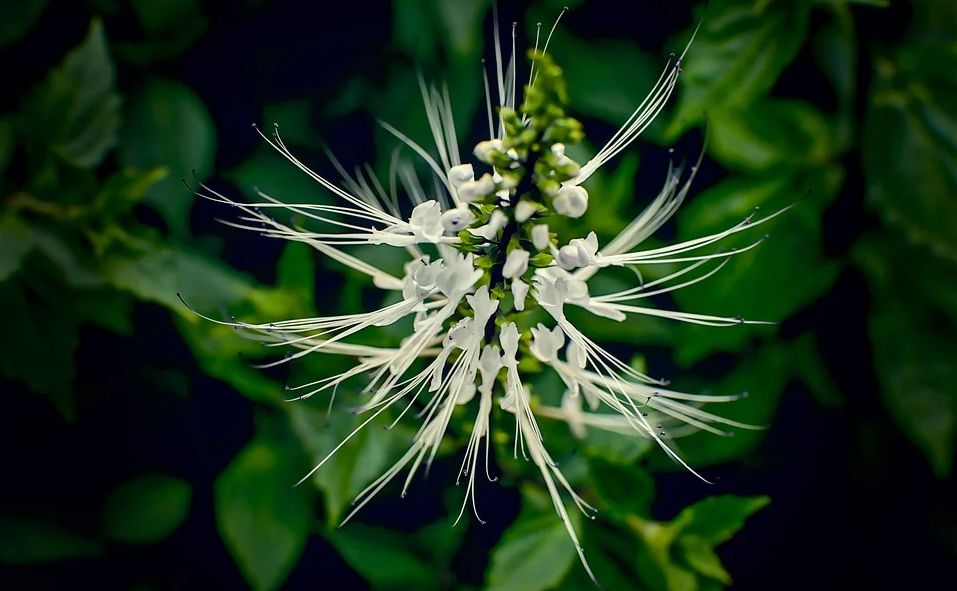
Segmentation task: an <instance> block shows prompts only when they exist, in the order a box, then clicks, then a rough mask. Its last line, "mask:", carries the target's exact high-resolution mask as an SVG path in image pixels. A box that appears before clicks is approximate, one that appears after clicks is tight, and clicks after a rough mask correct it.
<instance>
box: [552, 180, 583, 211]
mask: <svg viewBox="0 0 957 591" xmlns="http://www.w3.org/2000/svg"><path fill="white" fill-rule="evenodd" d="M552 207H554V208H555V211H556V212H558V213H559V214H561V215H565V216H568V217H570V218H579V217H581V216H582V214H584V213H585V211H586V210H587V209H588V191H586V190H585V189H584V188H582V187H579V186H577V185H576V186H571V187H562V188H561V189H559V191H558V195H556V196H555V199H554V200H553V201H552Z"/></svg>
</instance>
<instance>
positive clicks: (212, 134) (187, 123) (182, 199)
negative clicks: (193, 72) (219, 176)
mask: <svg viewBox="0 0 957 591" xmlns="http://www.w3.org/2000/svg"><path fill="white" fill-rule="evenodd" d="M121 138H122V143H121V145H120V151H119V154H120V161H121V163H122V164H123V165H124V166H130V167H134V168H140V169H146V168H153V167H163V168H166V169H167V171H168V172H169V175H168V176H167V178H166V179H164V180H163V181H160V182H158V183H156V184H155V185H154V186H153V187H152V188H151V189H150V190H149V191H148V192H147V195H146V202H147V203H148V204H149V205H150V206H152V207H153V208H155V209H156V211H157V212H158V213H159V214H160V215H161V216H162V217H163V219H164V220H165V221H166V223H167V224H168V225H169V228H170V231H171V232H172V234H173V235H174V236H177V237H183V236H185V235H186V234H187V232H188V229H189V213H190V208H191V206H192V203H193V197H194V195H193V194H192V193H190V192H189V191H188V190H187V189H186V188H185V187H183V185H182V183H181V182H180V180H181V179H183V178H189V179H190V181H191V182H192V179H193V176H192V173H191V171H192V170H195V171H196V176H197V177H198V178H199V179H200V180H203V179H205V178H207V177H208V176H209V175H210V173H211V172H212V169H213V163H214V161H215V157H216V130H215V128H214V127H213V121H212V119H211V118H210V115H209V112H208V111H207V110H206V107H205V105H203V102H202V101H201V100H200V98H199V97H198V96H196V93H194V92H193V91H192V89H190V88H189V87H188V86H186V85H185V84H183V83H182V82H178V81H175V80H166V79H162V78H149V79H147V80H146V81H145V82H144V83H143V85H142V86H141V87H140V88H139V90H138V91H137V92H136V93H135V94H134V95H133V96H132V97H131V98H130V100H129V104H128V105H127V108H126V112H125V119H124V124H123V128H122V130H121Z"/></svg>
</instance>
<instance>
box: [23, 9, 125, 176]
mask: <svg viewBox="0 0 957 591" xmlns="http://www.w3.org/2000/svg"><path fill="white" fill-rule="evenodd" d="M115 89H116V80H115V73H114V67H113V62H112V60H111V59H110V54H109V49H108V46H107V41H106V35H105V33H104V31H103V25H102V23H100V21H99V20H97V19H94V20H93V21H92V22H91V23H90V29H89V31H88V32H87V35H86V38H85V39H84V40H83V43H81V44H80V45H79V46H77V47H76V48H75V49H73V50H71V51H70V52H69V53H67V54H66V56H65V57H64V59H63V63H62V64H60V65H59V66H58V67H56V68H54V69H53V70H51V71H50V74H49V75H48V76H47V78H46V80H45V81H44V82H43V84H41V85H40V87H38V88H37V89H36V91H35V92H34V93H33V95H32V97H31V99H30V100H29V101H28V102H27V104H26V105H25V108H26V113H27V119H28V121H29V126H30V134H29V136H28V137H29V138H30V139H31V140H34V141H36V140H39V141H41V142H43V146H44V147H46V148H48V149H50V150H52V151H53V153H55V154H57V155H59V156H60V157H61V158H63V159H64V160H65V161H66V162H69V163H71V164H73V165H74V166H77V167H80V168H93V167H95V166H97V165H99V164H100V162H102V161H103V158H104V157H105V156H106V154H107V152H109V151H110V150H111V149H112V148H113V147H114V146H115V145H116V140H117V131H118V130H119V127H120V105H121V100H120V96H119V95H118V94H117V93H116V92H115Z"/></svg>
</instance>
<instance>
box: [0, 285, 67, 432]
mask: <svg viewBox="0 0 957 591" xmlns="http://www.w3.org/2000/svg"><path fill="white" fill-rule="evenodd" d="M42 279H43V278H42V277H41V276H39V275H37V274H21V276H20V280H17V281H6V282H4V283H0V307H2V308H3V310H4V312H5V313H6V314H8V315H9V316H8V318H7V321H6V325H5V327H4V332H5V333H6V334H10V335H16V337H15V338H3V339H0V373H2V374H3V375H5V376H6V377H8V378H11V379H15V380H20V381H22V382H23V383H24V384H26V385H27V386H28V387H29V388H30V390H32V391H34V392H36V393H37V394H41V395H43V396H46V397H47V398H49V399H50V402H51V403H52V404H53V406H54V408H56V410H57V411H58V412H59V413H60V415H61V416H63V417H64V418H65V419H67V420H72V419H73V417H74V414H75V401H74V398H73V391H72V389H71V384H72V382H73V373H74V364H73V352H74V351H75V350H76V347H77V345H78V344H79V322H78V320H77V319H76V317H75V316H74V315H73V310H72V308H71V307H70V305H69V295H68V294H66V293H64V292H63V291H62V290H59V291H54V289H53V288H51V286H50V285H49V284H47V283H45V282H44V283H42V284H39V283H38V282H39V281H41V280H42Z"/></svg>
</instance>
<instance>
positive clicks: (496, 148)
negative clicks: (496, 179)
mask: <svg viewBox="0 0 957 591" xmlns="http://www.w3.org/2000/svg"><path fill="white" fill-rule="evenodd" d="M501 151H502V140H499V139H494V140H486V141H484V142H479V143H478V144H477V145H476V146H475V150H474V151H473V152H472V153H473V154H475V157H476V158H478V159H479V160H481V161H482V162H484V163H486V164H492V153H493V152H501Z"/></svg>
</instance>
